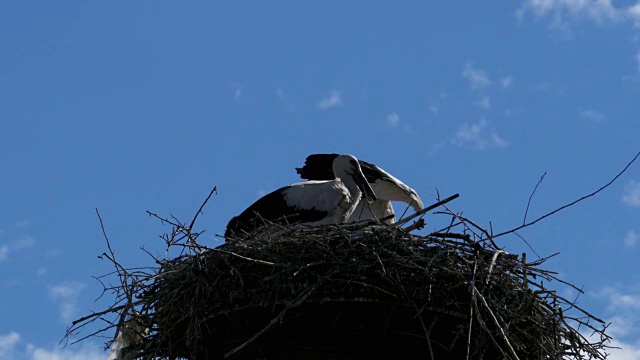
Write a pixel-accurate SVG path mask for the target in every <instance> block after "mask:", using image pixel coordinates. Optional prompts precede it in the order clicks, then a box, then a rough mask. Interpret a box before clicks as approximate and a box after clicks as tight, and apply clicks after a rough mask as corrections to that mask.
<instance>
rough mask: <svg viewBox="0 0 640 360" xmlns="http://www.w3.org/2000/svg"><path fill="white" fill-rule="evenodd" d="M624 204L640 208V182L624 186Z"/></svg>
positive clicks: (630, 182) (632, 182)
mask: <svg viewBox="0 0 640 360" xmlns="http://www.w3.org/2000/svg"><path fill="white" fill-rule="evenodd" d="M622 202H623V203H625V204H627V205H630V206H640V182H637V181H633V180H631V181H629V183H627V184H626V185H625V186H624V194H623V195H622Z"/></svg>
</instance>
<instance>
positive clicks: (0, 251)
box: [0, 235, 36, 262]
mask: <svg viewBox="0 0 640 360" xmlns="http://www.w3.org/2000/svg"><path fill="white" fill-rule="evenodd" d="M35 242H36V241H35V240H34V239H33V238H32V237H31V236H28V235H26V236H23V237H21V238H18V240H15V241H13V242H10V243H4V244H0V262H2V261H3V260H6V259H8V258H9V254H11V253H12V252H14V251H16V250H23V249H30V248H32V247H33V245H34V244H35Z"/></svg>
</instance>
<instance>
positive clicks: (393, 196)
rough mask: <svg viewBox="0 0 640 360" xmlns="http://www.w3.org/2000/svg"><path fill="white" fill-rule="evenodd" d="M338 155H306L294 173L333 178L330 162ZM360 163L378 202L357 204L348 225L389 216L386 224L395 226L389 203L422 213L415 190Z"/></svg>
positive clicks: (306, 176)
mask: <svg viewBox="0 0 640 360" xmlns="http://www.w3.org/2000/svg"><path fill="white" fill-rule="evenodd" d="M337 156H338V154H312V155H309V156H308V157H307V159H306V161H305V163H304V166H303V167H301V168H296V171H297V172H298V174H300V177H301V178H303V179H308V180H323V179H331V178H333V171H332V169H331V162H332V161H333V159H335V158H336V157H337ZM359 162H360V167H361V168H362V173H363V174H364V176H365V177H366V178H367V181H368V182H369V184H371V188H373V191H374V192H375V193H376V197H377V200H376V201H374V202H373V203H371V204H367V203H365V202H361V203H359V204H358V206H357V208H356V209H355V210H354V211H353V213H351V216H350V217H349V219H348V220H347V221H348V222H351V221H359V220H364V219H374V218H375V219H384V218H387V217H389V216H391V218H390V219H388V220H387V221H386V222H387V223H389V224H390V223H394V222H395V221H396V219H395V213H394V211H393V206H392V205H391V201H402V202H404V203H407V204H409V205H411V207H413V209H414V210H415V211H418V210H421V209H422V208H423V207H424V205H423V204H422V200H421V199H420V196H418V193H416V191H415V190H413V189H412V188H410V187H408V186H407V185H405V184H404V183H403V182H402V181H400V180H398V179H396V178H395V177H393V176H392V175H391V174H389V173H388V172H386V171H384V170H382V169H381V168H379V167H377V166H375V165H373V164H370V163H368V162H366V161H362V160H359Z"/></svg>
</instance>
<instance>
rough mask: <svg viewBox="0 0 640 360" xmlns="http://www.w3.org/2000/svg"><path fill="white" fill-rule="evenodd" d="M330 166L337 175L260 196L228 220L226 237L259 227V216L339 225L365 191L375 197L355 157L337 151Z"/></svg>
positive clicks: (270, 218) (367, 195)
mask: <svg viewBox="0 0 640 360" xmlns="http://www.w3.org/2000/svg"><path fill="white" fill-rule="evenodd" d="M330 167H331V171H332V174H334V176H331V177H330V178H325V179H322V180H319V181H318V180H313V181H305V182H300V183H296V184H293V185H289V186H285V187H282V188H280V189H278V190H276V191H274V192H272V193H269V194H267V195H265V196H263V197H262V198H260V199H258V201H256V202H255V203H253V204H252V205H251V206H249V207H248V208H247V209H246V210H245V211H243V212H242V213H241V214H240V215H238V216H236V217H234V218H232V219H231V220H230V221H229V224H228V225H227V230H226V232H225V234H224V236H225V237H229V236H233V234H234V233H239V232H240V231H243V230H244V231H249V230H252V229H255V228H257V227H259V226H260V225H261V223H260V220H259V218H258V215H259V216H260V217H261V218H263V219H266V220H271V221H277V220H280V221H281V220H283V218H286V221H287V222H289V223H294V222H296V223H304V224H307V225H322V224H340V223H344V222H345V221H346V220H347V219H349V216H351V214H352V213H353V211H354V210H355V208H356V206H357V205H358V203H359V202H360V199H361V197H362V194H363V193H364V197H365V198H366V199H367V201H369V200H370V201H375V200H376V195H375V193H374V191H373V190H372V189H371V186H370V185H369V183H368V182H367V180H366V179H365V177H364V175H363V174H362V169H361V168H360V164H359V163H358V160H357V159H356V158H355V157H353V156H352V155H348V154H344V155H338V154H336V156H335V157H334V158H333V159H331V165H330Z"/></svg>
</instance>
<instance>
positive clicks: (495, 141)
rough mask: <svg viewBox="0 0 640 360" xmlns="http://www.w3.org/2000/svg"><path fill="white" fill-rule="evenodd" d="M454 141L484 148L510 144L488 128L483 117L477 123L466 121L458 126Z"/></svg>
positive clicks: (461, 144) (476, 147) (460, 144)
mask: <svg viewBox="0 0 640 360" xmlns="http://www.w3.org/2000/svg"><path fill="white" fill-rule="evenodd" d="M452 143H454V144H456V145H459V146H465V145H469V146H471V147H473V148H475V149H478V150H482V149H486V148H490V147H496V148H501V147H505V146H507V145H509V143H508V142H507V141H505V140H504V139H503V138H501V137H500V136H499V135H498V134H496V133H495V132H493V131H489V130H488V129H487V122H486V121H485V120H484V119H483V120H480V121H479V122H477V123H475V124H467V123H464V124H462V125H461V126H460V128H458V131H457V132H456V134H455V136H454V138H453V140H452Z"/></svg>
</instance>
